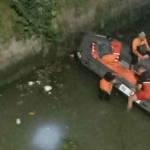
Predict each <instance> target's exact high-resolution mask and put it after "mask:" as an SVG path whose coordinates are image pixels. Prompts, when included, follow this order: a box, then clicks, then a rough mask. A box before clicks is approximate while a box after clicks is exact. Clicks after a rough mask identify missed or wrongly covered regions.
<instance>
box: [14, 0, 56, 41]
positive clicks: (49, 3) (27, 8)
mask: <svg viewBox="0 0 150 150" xmlns="http://www.w3.org/2000/svg"><path fill="white" fill-rule="evenodd" d="M12 2H13V3H12V7H13V8H14V10H15V11H16V12H17V14H18V19H17V29H18V30H19V32H20V33H23V34H26V35H29V36H32V35H40V36H44V37H46V38H47V39H48V40H49V41H50V40H52V39H53V36H54V34H55V31H54V28H53V26H52V20H53V18H55V17H56V16H57V13H58V5H57V3H56V2H55V0H12Z"/></svg>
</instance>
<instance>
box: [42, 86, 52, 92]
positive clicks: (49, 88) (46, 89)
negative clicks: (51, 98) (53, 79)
mask: <svg viewBox="0 0 150 150" xmlns="http://www.w3.org/2000/svg"><path fill="white" fill-rule="evenodd" d="M44 89H45V91H46V92H48V91H50V90H52V87H51V86H49V85H46V86H44Z"/></svg>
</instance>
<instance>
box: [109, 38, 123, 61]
mask: <svg viewBox="0 0 150 150" xmlns="http://www.w3.org/2000/svg"><path fill="white" fill-rule="evenodd" d="M110 45H111V47H112V51H113V54H114V55H117V57H116V60H115V61H119V58H120V53H121V46H122V44H121V42H117V41H111V42H110Z"/></svg>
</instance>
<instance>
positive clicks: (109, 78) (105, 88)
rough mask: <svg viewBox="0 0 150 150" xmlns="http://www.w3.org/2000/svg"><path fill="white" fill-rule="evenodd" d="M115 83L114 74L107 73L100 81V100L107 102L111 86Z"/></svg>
mask: <svg viewBox="0 0 150 150" xmlns="http://www.w3.org/2000/svg"><path fill="white" fill-rule="evenodd" d="M114 83H116V76H115V74H114V73H111V72H107V73H106V74H105V75H104V77H103V78H102V79H101V80H100V94H99V97H100V100H109V99H110V95H111V92H112V88H113V84H114Z"/></svg>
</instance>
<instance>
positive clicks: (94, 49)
mask: <svg viewBox="0 0 150 150" xmlns="http://www.w3.org/2000/svg"><path fill="white" fill-rule="evenodd" d="M92 56H93V58H95V59H98V54H97V52H96V45H95V43H94V42H92Z"/></svg>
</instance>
